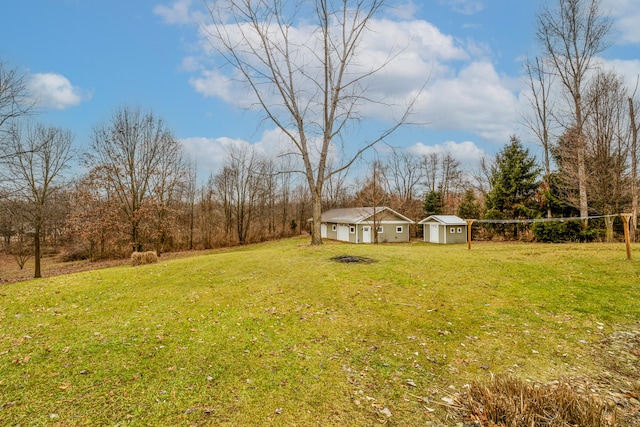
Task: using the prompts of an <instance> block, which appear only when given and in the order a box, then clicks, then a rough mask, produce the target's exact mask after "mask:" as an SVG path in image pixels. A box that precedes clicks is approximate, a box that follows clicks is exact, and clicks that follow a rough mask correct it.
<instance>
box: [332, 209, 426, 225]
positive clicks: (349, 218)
mask: <svg viewBox="0 0 640 427" xmlns="http://www.w3.org/2000/svg"><path fill="white" fill-rule="evenodd" d="M384 211H388V212H390V213H392V214H393V215H395V216H397V217H398V218H400V219H401V220H403V221H406V222H407V223H409V224H413V223H414V221H412V220H410V219H409V218H407V217H406V216H404V215H401V214H399V213H398V212H396V211H394V210H393V209H391V208H388V207H386V206H376V207H375V208H374V207H361V208H339V209H330V210H328V211H325V212H322V222H331V223H343V224H359V223H361V222H363V221H366V220H368V219H370V218H371V217H373V215H374V213H378V214H379V213H381V212H384Z"/></svg>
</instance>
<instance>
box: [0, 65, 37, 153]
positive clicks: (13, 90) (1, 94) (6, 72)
mask: <svg viewBox="0 0 640 427" xmlns="http://www.w3.org/2000/svg"><path fill="white" fill-rule="evenodd" d="M26 83H27V78H26V75H25V74H21V73H20V72H19V71H18V69H16V68H11V67H10V66H9V65H8V64H7V63H6V62H4V61H2V60H0V144H1V145H0V147H2V148H5V147H6V146H5V142H2V139H3V135H4V137H6V136H7V132H9V129H8V127H7V125H8V124H9V123H10V122H11V121H12V120H14V119H17V118H19V117H23V116H25V115H27V114H29V112H30V111H31V110H32V108H33V106H34V104H33V101H32V100H30V98H29V94H28V91H27V86H26ZM11 154H12V153H3V151H2V150H0V159H1V158H2V156H8V155H11Z"/></svg>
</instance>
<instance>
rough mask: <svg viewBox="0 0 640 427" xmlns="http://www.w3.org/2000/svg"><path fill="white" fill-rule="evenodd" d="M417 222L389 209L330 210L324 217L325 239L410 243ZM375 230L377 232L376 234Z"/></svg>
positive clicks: (322, 229)
mask: <svg viewBox="0 0 640 427" xmlns="http://www.w3.org/2000/svg"><path fill="white" fill-rule="evenodd" d="M411 224H414V221H412V220H410V219H409V218H407V217H405V216H403V215H401V214H399V213H398V212H396V211H394V210H393V209H390V208H388V207H386V206H378V207H362V208H343V209H331V210H328V211H325V212H323V213H322V224H321V225H320V228H321V235H322V238H323V239H332V240H339V241H342V242H350V243H373V242H374V241H375V234H374V231H376V230H377V235H378V243H387V242H408V241H409V225H411ZM374 227H375V230H374Z"/></svg>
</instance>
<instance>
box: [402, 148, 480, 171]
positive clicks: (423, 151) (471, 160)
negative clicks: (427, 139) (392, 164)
mask: <svg viewBox="0 0 640 427" xmlns="http://www.w3.org/2000/svg"><path fill="white" fill-rule="evenodd" d="M407 151H409V152H410V153H412V154H414V155H416V156H424V155H429V154H433V153H435V154H445V153H450V154H451V155H452V156H453V158H454V159H456V160H457V161H459V162H460V164H461V165H462V168H463V169H465V170H473V169H475V168H476V167H477V166H478V163H479V161H480V159H482V158H483V157H485V156H486V155H487V153H486V152H485V151H484V150H482V149H481V148H479V147H478V146H477V145H476V144H475V143H473V142H472V141H463V142H459V143H458V142H455V141H445V142H443V143H442V144H435V145H425V144H423V143H422V142H418V143H416V144H414V145H412V146H411V147H408V148H407Z"/></svg>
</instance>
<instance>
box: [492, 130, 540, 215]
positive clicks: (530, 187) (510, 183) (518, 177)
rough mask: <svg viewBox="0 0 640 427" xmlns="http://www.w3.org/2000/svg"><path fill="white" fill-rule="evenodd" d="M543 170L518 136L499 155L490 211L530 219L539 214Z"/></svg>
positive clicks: (494, 170) (496, 162)
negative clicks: (539, 194)
mask: <svg viewBox="0 0 640 427" xmlns="http://www.w3.org/2000/svg"><path fill="white" fill-rule="evenodd" d="M539 175H540V169H539V168H538V167H537V166H536V159H535V157H534V156H532V155H531V154H530V153H529V150H528V149H525V148H524V147H523V146H522V144H521V143H520V140H519V139H518V137H516V136H512V137H511V142H510V143H509V144H507V145H506V146H505V147H504V148H503V149H502V150H501V151H500V152H499V153H498V154H497V156H496V161H495V167H494V168H493V170H492V173H491V180H490V182H491V191H490V192H489V194H487V210H488V211H489V212H491V213H492V214H497V215H494V216H502V217H505V218H526V217H531V216H534V215H536V213H537V210H536V207H537V203H536V198H535V196H536V194H537V190H538V187H539V183H538V177H539Z"/></svg>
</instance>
